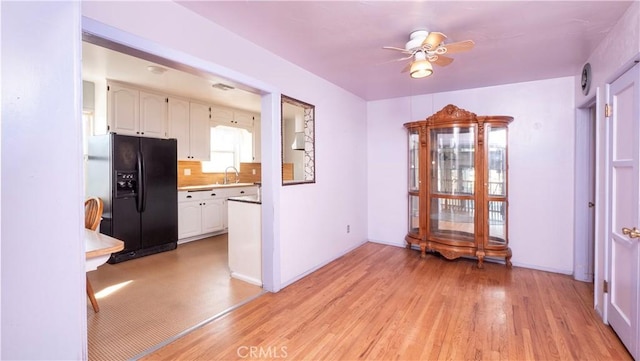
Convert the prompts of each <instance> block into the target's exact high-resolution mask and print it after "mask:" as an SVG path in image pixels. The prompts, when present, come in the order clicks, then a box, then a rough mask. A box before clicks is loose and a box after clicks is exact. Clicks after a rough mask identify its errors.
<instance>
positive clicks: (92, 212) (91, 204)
mask: <svg viewBox="0 0 640 361" xmlns="http://www.w3.org/2000/svg"><path fill="white" fill-rule="evenodd" d="M103 208H104V204H103V203H102V199H100V198H98V197H90V198H87V200H85V201H84V228H87V229H90V230H92V231H95V230H97V229H98V225H99V224H100V220H101V219H102V210H103Z"/></svg>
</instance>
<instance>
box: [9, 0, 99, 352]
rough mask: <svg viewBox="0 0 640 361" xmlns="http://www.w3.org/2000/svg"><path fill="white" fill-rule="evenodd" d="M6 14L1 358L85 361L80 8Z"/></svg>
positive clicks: (45, 6)
mask: <svg viewBox="0 0 640 361" xmlns="http://www.w3.org/2000/svg"><path fill="white" fill-rule="evenodd" d="M1 6H2V162H1V167H2V168H1V172H2V188H1V190H0V192H1V199H2V220H1V223H2V259H1V264H2V286H1V288H2V300H1V305H2V306H1V307H2V312H1V315H2V319H1V321H0V324H1V329H2V332H1V335H2V350H1V355H0V358H1V359H3V360H78V359H82V358H86V309H87V308H86V294H85V289H84V285H85V273H84V243H83V238H82V232H83V231H82V228H83V226H82V225H83V223H82V219H83V212H84V208H83V206H82V202H83V194H84V192H83V183H82V171H81V170H82V168H81V165H82V163H81V161H82V144H81V134H82V133H81V123H80V120H81V115H80V110H81V99H82V97H81V94H82V86H81V78H80V36H81V34H80V5H79V3H78V2H38V3H36V2H17V1H15V2H12V1H3V2H2V5H1ZM43 60H46V61H43Z"/></svg>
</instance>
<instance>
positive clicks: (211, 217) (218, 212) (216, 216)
mask: <svg viewBox="0 0 640 361" xmlns="http://www.w3.org/2000/svg"><path fill="white" fill-rule="evenodd" d="M225 202H226V201H225V200H224V199H212V200H207V201H203V202H202V233H210V232H216V231H220V230H223V229H224V210H225Z"/></svg>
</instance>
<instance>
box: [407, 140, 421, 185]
mask: <svg viewBox="0 0 640 361" xmlns="http://www.w3.org/2000/svg"><path fill="white" fill-rule="evenodd" d="M419 164H420V134H419V133H418V130H417V129H411V130H410V132H409V191H410V192H411V191H418V190H419V189H420V167H419Z"/></svg>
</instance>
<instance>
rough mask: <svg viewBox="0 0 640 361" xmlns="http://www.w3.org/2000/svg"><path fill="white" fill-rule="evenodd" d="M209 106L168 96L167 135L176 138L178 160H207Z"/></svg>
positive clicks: (208, 151) (208, 153)
mask: <svg viewBox="0 0 640 361" xmlns="http://www.w3.org/2000/svg"><path fill="white" fill-rule="evenodd" d="M210 133H211V132H210V130H209V106H208V105H204V104H200V103H192V102H189V101H187V100H183V99H179V98H174V97H169V137H170V138H175V139H177V140H178V160H200V161H203V160H209V158H210V154H211V148H210Z"/></svg>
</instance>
